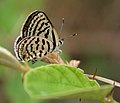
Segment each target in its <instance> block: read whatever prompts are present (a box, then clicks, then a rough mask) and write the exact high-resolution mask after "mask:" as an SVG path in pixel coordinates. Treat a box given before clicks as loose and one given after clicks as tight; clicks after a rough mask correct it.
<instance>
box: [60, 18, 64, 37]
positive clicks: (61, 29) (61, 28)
mask: <svg viewBox="0 0 120 103" xmlns="http://www.w3.org/2000/svg"><path fill="white" fill-rule="evenodd" d="M63 26H64V18H62V24H61V27H60V32H59V38H61V34H62V31H63Z"/></svg>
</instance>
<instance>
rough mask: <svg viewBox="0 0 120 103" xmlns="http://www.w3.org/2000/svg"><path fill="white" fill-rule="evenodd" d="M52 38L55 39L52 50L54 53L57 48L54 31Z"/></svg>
mask: <svg viewBox="0 0 120 103" xmlns="http://www.w3.org/2000/svg"><path fill="white" fill-rule="evenodd" d="M52 38H53V49H52V51H53V50H54V49H55V48H56V39H55V34H54V31H53V30H52Z"/></svg>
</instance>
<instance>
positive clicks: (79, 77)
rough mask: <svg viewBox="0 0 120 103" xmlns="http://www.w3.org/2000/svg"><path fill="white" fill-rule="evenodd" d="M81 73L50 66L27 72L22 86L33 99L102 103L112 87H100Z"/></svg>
mask: <svg viewBox="0 0 120 103" xmlns="http://www.w3.org/2000/svg"><path fill="white" fill-rule="evenodd" d="M83 73H84V72H83V70H81V69H79V68H74V67H70V66H67V65H60V64H50V65H47V66H41V67H38V68H35V69H32V70H30V71H28V72H27V73H26V74H25V75H24V82H23V84H24V88H25V90H26V92H27V93H28V94H29V95H30V96H31V97H32V98H34V99H50V98H86V99H94V100H99V101H103V100H104V98H105V96H106V95H107V93H108V92H109V91H110V90H111V89H112V86H103V87H100V86H99V85H98V83H97V82H96V81H95V80H90V79H88V78H87V77H86V76H84V74H83Z"/></svg>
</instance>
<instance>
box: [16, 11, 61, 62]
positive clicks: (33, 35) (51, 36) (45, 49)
mask: <svg viewBox="0 0 120 103" xmlns="http://www.w3.org/2000/svg"><path fill="white" fill-rule="evenodd" d="M62 44H63V40H62V39H59V37H58V34H57V32H56V30H55V29H54V26H53V25H52V23H51V21H50V20H49V18H48V17H47V15H46V14H45V13H44V12H42V11H38V10H36V11H34V12H32V13H31V14H30V15H28V17H27V19H26V21H25V23H24V24H23V27H22V29H21V32H20V35H19V36H18V37H17V39H16V40H15V43H14V51H15V54H16V57H17V59H18V60H20V61H25V59H26V60H27V61H32V62H35V61H37V60H41V59H42V58H43V57H44V56H46V55H47V54H49V53H52V52H53V51H59V47H60V46H61V45H62Z"/></svg>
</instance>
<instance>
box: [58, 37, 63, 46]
mask: <svg viewBox="0 0 120 103" xmlns="http://www.w3.org/2000/svg"><path fill="white" fill-rule="evenodd" d="M63 43H64V39H63V38H62V39H60V40H59V44H58V45H59V46H62V45H63Z"/></svg>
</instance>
